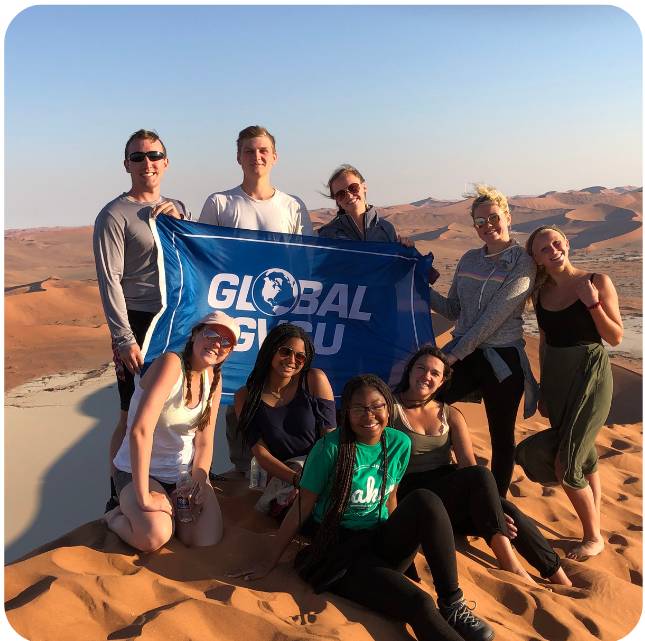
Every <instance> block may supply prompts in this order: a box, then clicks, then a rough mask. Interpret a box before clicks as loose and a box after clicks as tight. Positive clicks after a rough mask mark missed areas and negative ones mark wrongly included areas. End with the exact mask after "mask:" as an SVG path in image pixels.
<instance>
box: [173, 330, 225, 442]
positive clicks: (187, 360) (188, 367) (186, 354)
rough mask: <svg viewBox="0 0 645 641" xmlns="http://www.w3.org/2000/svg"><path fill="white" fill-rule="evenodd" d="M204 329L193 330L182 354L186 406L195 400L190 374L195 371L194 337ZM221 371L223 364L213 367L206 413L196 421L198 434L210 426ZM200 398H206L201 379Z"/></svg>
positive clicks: (201, 379)
mask: <svg viewBox="0 0 645 641" xmlns="http://www.w3.org/2000/svg"><path fill="white" fill-rule="evenodd" d="M202 327H204V325H197V326H196V327H194V328H193V331H192V332H191V334H190V338H189V339H188V342H187V343H186V346H185V347H184V351H183V352H182V353H181V361H182V363H183V364H184V370H185V372H186V398H185V400H184V402H185V403H186V405H190V403H191V401H192V400H193V392H192V389H191V376H190V373H191V372H192V369H193V367H192V364H191V357H192V355H193V336H194V335H195V333H196V332H198V331H200V330H201V329H202ZM221 370H222V364H221V363H218V364H217V365H215V366H214V367H213V380H212V381H211V386H210V389H209V390H208V399H207V400H206V407H205V408H204V411H203V412H202V413H201V414H200V415H199V416H198V417H197V420H196V421H195V427H196V428H197V431H198V432H201V431H202V430H203V429H204V428H205V427H206V426H207V425H208V421H209V420H210V415H211V408H212V405H213V394H215V390H216V389H217V385H218V383H219V381H220V378H221V377H222V372H221ZM199 398H200V400H201V399H203V398H204V379H203V378H200V389H199Z"/></svg>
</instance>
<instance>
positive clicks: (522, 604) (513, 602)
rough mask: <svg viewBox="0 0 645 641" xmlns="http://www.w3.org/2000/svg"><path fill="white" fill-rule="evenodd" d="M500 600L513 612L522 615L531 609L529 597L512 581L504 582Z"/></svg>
mask: <svg viewBox="0 0 645 641" xmlns="http://www.w3.org/2000/svg"><path fill="white" fill-rule="evenodd" d="M500 596H501V598H500V599H499V601H501V603H503V604H504V605H505V606H506V607H507V608H508V609H509V610H510V611H511V612H512V613H513V614H517V615H518V616H522V615H523V614H524V613H525V612H526V611H527V610H528V609H529V605H530V604H529V599H528V597H527V595H526V594H525V593H524V591H522V590H521V589H520V588H518V587H516V586H515V585H511V584H510V583H506V584H504V586H503V588H502V594H501V595H500Z"/></svg>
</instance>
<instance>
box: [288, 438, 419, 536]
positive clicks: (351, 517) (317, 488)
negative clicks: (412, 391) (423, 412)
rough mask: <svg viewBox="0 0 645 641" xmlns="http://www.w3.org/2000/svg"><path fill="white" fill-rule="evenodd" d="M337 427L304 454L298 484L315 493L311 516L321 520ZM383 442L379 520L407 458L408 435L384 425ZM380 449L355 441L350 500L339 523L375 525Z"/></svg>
mask: <svg viewBox="0 0 645 641" xmlns="http://www.w3.org/2000/svg"><path fill="white" fill-rule="evenodd" d="M339 438H340V429H337V430H334V431H333V432H330V433H328V434H326V435H325V437H324V438H321V439H320V440H319V441H317V442H316V444H315V445H314V447H313V449H312V450H311V452H310V453H309V456H308V457H307V462H306V464H305V469H304V471H303V474H302V479H301V480H300V486H301V487H304V488H305V489H307V490H309V491H310V492H314V493H315V494H318V500H317V501H316V505H315V506H314V509H313V518H314V520H315V521H316V522H317V523H321V522H322V520H323V516H324V515H325V509H326V506H327V501H328V499H329V494H330V492H331V489H332V485H333V483H334V477H335V474H336V460H337V458H338V447H339V446H338V441H339ZM385 443H386V447H387V452H388V470H387V485H386V487H385V498H384V501H383V509H382V511H381V520H385V519H387V517H388V511H387V506H386V505H385V502H386V501H387V497H388V496H389V495H390V492H391V491H392V489H393V488H394V486H396V485H398V484H399V481H400V480H401V478H402V477H403V474H404V473H405V469H406V467H407V466H408V460H409V458H410V438H409V437H408V436H407V435H406V434H404V433H403V432H399V431H398V430H394V429H392V428H390V427H386V428H385ZM382 465H383V452H382V450H381V443H380V442H379V443H377V444H376V445H364V444H363V443H359V442H357V443H356V463H355V465H354V474H353V478H352V489H351V494H350V497H349V503H348V505H347V509H346V510H345V514H343V517H342V519H341V522H340V524H341V525H342V526H343V527H346V528H349V529H351V530H362V529H368V528H371V527H374V526H375V525H376V524H377V523H378V520H379V519H378V514H377V512H378V504H379V495H380V491H381V482H382V478H383V470H382Z"/></svg>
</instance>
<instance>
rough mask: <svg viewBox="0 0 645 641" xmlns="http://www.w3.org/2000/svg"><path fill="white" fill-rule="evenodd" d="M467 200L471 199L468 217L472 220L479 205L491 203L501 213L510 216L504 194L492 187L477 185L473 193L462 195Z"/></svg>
mask: <svg viewBox="0 0 645 641" xmlns="http://www.w3.org/2000/svg"><path fill="white" fill-rule="evenodd" d="M464 195H465V196H466V197H467V198H473V199H474V200H473V202H472V203H471V205H470V215H471V217H472V218H474V217H475V210H476V209H477V207H479V206H480V205H483V204H484V203H492V204H494V205H498V206H499V208H500V209H501V210H502V213H504V214H506V215H507V216H510V215H511V210H510V207H509V205H508V200H507V198H506V196H504V194H503V193H502V192H501V191H499V190H498V189H495V187H492V186H491V185H485V184H483V183H478V184H476V185H475V193H470V194H464Z"/></svg>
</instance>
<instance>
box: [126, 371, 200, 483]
mask: <svg viewBox="0 0 645 641" xmlns="http://www.w3.org/2000/svg"><path fill="white" fill-rule="evenodd" d="M184 380H185V375H184V371H183V367H182V371H181V372H180V373H179V377H178V379H177V382H176V383H175V385H174V386H173V388H172V389H171V390H170V394H168V398H167V399H166V402H165V403H164V405H163V407H162V409H161V412H160V414H159V420H158V421H157V425H156V427H155V431H154V432H153V435H152V452H151V454H150V476H154V478H156V479H157V480H158V481H163V482H164V483H175V482H176V481H177V474H178V472H179V466H180V465H188V464H189V463H190V462H191V461H192V460H193V453H194V450H195V448H194V441H195V433H196V432H197V427H196V425H195V423H196V421H197V419H198V418H199V416H200V415H201V413H202V412H203V411H204V409H205V407H206V403H207V401H208V392H209V390H210V383H211V382H210V380H209V377H208V374H207V373H206V370H204V371H203V372H202V381H203V388H204V394H203V397H202V399H201V402H200V403H199V405H197V407H194V408H192V409H191V408H189V407H186V405H185V403H184ZM197 393H199V391H197ZM142 396H143V388H142V387H141V385H140V383H139V377H137V378H136V386H135V389H134V394H133V395H132V400H131V401H130V410H129V411H128V427H127V430H126V433H125V438H124V439H123V442H122V443H121V447H120V448H119V451H118V452H117V453H116V456H115V457H114V467H116V469H117V470H122V471H123V472H130V474H132V462H131V459H130V432H131V431H132V424H133V423H134V419H135V416H136V415H137V411H138V409H139V403H140V402H141V398H142Z"/></svg>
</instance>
